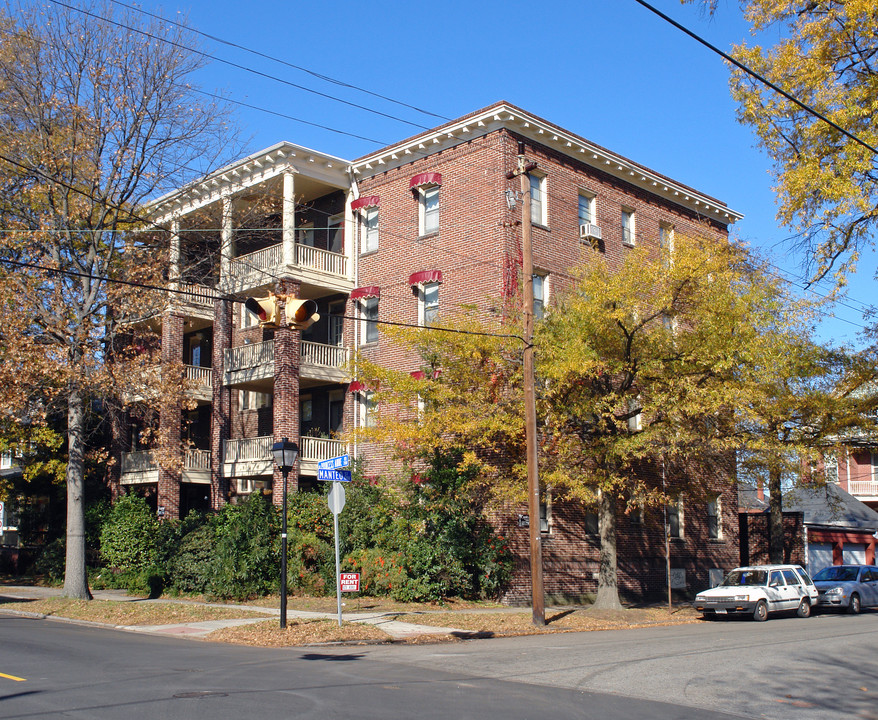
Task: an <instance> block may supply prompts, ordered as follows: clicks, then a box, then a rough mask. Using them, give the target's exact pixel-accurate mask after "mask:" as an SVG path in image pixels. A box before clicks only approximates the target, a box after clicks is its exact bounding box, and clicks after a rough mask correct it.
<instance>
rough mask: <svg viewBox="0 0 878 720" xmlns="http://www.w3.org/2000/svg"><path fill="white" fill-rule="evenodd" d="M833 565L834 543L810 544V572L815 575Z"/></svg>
mask: <svg viewBox="0 0 878 720" xmlns="http://www.w3.org/2000/svg"><path fill="white" fill-rule="evenodd" d="M830 565H832V543H808V572H809V573H810V574H811V575H815V574H816V573H818V572H820V571H821V570H822V569H823V568H825V567H829V566H830Z"/></svg>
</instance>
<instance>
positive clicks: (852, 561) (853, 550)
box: [841, 543, 866, 565]
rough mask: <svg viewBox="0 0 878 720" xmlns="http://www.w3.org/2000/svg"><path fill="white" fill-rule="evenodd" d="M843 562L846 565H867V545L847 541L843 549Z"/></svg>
mask: <svg viewBox="0 0 878 720" xmlns="http://www.w3.org/2000/svg"><path fill="white" fill-rule="evenodd" d="M841 557H842V562H844V564H845V565H865V564H866V546H865V545H855V544H850V545H848V544H847V543H845V544H844V547H843V548H842V551H841Z"/></svg>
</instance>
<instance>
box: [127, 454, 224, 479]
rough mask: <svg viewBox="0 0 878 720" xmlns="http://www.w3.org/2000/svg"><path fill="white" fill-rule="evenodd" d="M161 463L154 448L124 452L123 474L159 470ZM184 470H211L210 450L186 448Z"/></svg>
mask: <svg viewBox="0 0 878 720" xmlns="http://www.w3.org/2000/svg"><path fill="white" fill-rule="evenodd" d="M158 468H159V465H158V462H157V461H156V459H155V453H154V452H153V451H152V450H138V451H136V452H126V453H122V474H123V475H124V474H125V473H143V472H151V471H154V470H158ZM183 469H184V470H202V471H210V450H192V449H190V450H186V451H185V452H184V454H183Z"/></svg>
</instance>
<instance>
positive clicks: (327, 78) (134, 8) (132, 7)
mask: <svg viewBox="0 0 878 720" xmlns="http://www.w3.org/2000/svg"><path fill="white" fill-rule="evenodd" d="M110 2H112V3H113V4H114V5H119V6H120V7H125V8H128V9H129V10H132V11H135V12H139V13H141V14H143V15H149V16H150V17H152V18H155V19H156V20H160V21H162V22H166V23H169V24H171V25H176V26H177V27H179V28H182V29H184V30H186V31H188V32H192V33H195V34H196V35H200V36H202V37H205V38H208V39H209V40H213V41H214V42H218V43H221V44H223V45H228V46H229V47H233V48H236V49H238V50H243V51H244V52H248V53H250V54H252V55H256V56H257V57H261V58H264V59H266V60H271V61H272V62H276V63H280V64H281V65H285V66H287V67H290V68H293V69H295V70H299V71H301V72H304V73H307V74H308V75H311V76H312V77H315V78H317V79H319V80H323V81H325V82H328V83H332V84H333V85H338V86H339V87H344V88H349V89H351V90H356V91H358V92H361V93H365V94H366V95H371V96H372V97H375V98H378V99H380V100H386V101H387V102H390V103H393V104H395V105H399V106H401V107H405V108H408V109H410V110H414V111H416V112H419V113H421V114H423V115H428V116H430V117H434V118H438V119H439V120H451V118H449V117H445V116H444V115H438V114H437V113H434V112H431V111H429V110H424V109H423V108H419V107H417V106H416V105H410V104H409V103H407V102H403V101H401V100H396V99H394V98H392V97H388V96H387V95H382V94H380V93H377V92H373V91H372V90H367V89H366V88H363V87H360V86H359V85H352V84H350V83H347V82H345V81H343V80H339V79H337V78H333V77H330V76H329V75H324V74H322V73H318V72H316V71H314V70H309V69H308V68H306V67H303V66H301V65H295V64H294V63H291V62H288V61H286V60H283V59H281V58H278V57H275V56H273V55H269V54H267V53H264V52H261V51H259V50H254V49H253V48H250V47H247V46H245V45H240V44H238V43H235V42H232V41H231V40H226V39H225V38H221V37H218V36H216V35H210V34H209V33H206V32H203V31H201V30H198V29H196V28H193V27H190V26H188V25H185V24H183V23H178V22H176V21H174V20H171V19H169V18H165V17H162V16H161V15H157V14H155V13H151V12H149V11H148V10H145V9H143V8H140V7H137V6H135V5H128V4H127V3H123V2H120V0H110ZM309 124H310V123H309ZM355 137H357V136H355Z"/></svg>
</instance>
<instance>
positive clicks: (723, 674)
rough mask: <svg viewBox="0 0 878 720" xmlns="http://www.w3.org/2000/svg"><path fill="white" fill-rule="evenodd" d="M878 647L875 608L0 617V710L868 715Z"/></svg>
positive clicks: (234, 714)
mask: <svg viewBox="0 0 878 720" xmlns="http://www.w3.org/2000/svg"><path fill="white" fill-rule="evenodd" d="M876 645H878V614H875V613H870V614H864V615H862V616H860V617H846V616H818V617H815V618H811V619H808V620H800V619H798V618H784V619H772V620H770V621H769V622H767V623H762V624H756V623H752V622H726V623H700V624H697V625H687V626H676V627H668V628H652V629H645V630H628V631H614V632H602V633H576V634H563V635H552V636H548V637H547V636H531V637H524V638H508V639H496V640H478V641H470V642H461V643H454V644H447V645H422V646H401V645H393V646H365V647H331V648H326V647H324V648H288V649H261V648H247V647H238V646H231V645H220V644H213V643H206V642H198V641H191V640H178V639H175V638H166V637H152V636H143V635H139V634H133V633H126V632H121V631H112V630H106V629H103V628H95V627H86V626H81V625H73V624H66V623H59V622H52V621H48V620H36V619H31V618H24V617H16V616H8V615H0V718H58V717H64V718H83V719H85V718H89V719H92V718H94V719H102V718H119V719H122V720H136V719H139V718H151V719H153V718H175V719H176V718H180V719H189V718H192V719H198V720H201V719H202V718H204V719H205V720H224V719H225V718H229V719H231V718H235V720H240V718H244V719H245V720H246V719H247V718H249V717H258V718H308V719H311V718H314V719H315V720H316V719H317V718H320V719H321V720H333V719H334V718H339V719H341V718H344V719H348V718H350V719H352V720H353V719H360V718H364V719H369V718H382V719H383V718H426V719H432V718H436V719H437V720H438V719H439V718H442V720H448V718H449V717H450V718H454V719H458V718H460V719H464V718H479V719H480V720H481V719H486V720H489V719H492V718H498V719H499V718H503V720H517V719H519V718H521V719H524V718H534V719H535V720H537V719H539V720H545V718H549V717H551V718H581V719H586V720H591V719H592V718H593V719H594V720H598V719H600V720H617V719H618V720H622V719H623V718H625V719H629V718H631V719H634V718H647V719H649V720H671V719H672V718H673V719H677V720H682V719H684V718H686V719H688V718H704V717H710V718H742V717H745V718H778V719H780V718H796V720H811V719H812V718H814V719H816V718H820V719H821V720H824V719H825V718H828V717H833V716H834V717H846V718H863V719H868V720H878V712H876V709H878V703H876V699H878V693H876V690H878V659H876V658H878V655H876V653H875V650H874V649H875V647H876ZM16 678H20V680H18V679H16ZM705 710H707V711H708V712H705Z"/></svg>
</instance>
